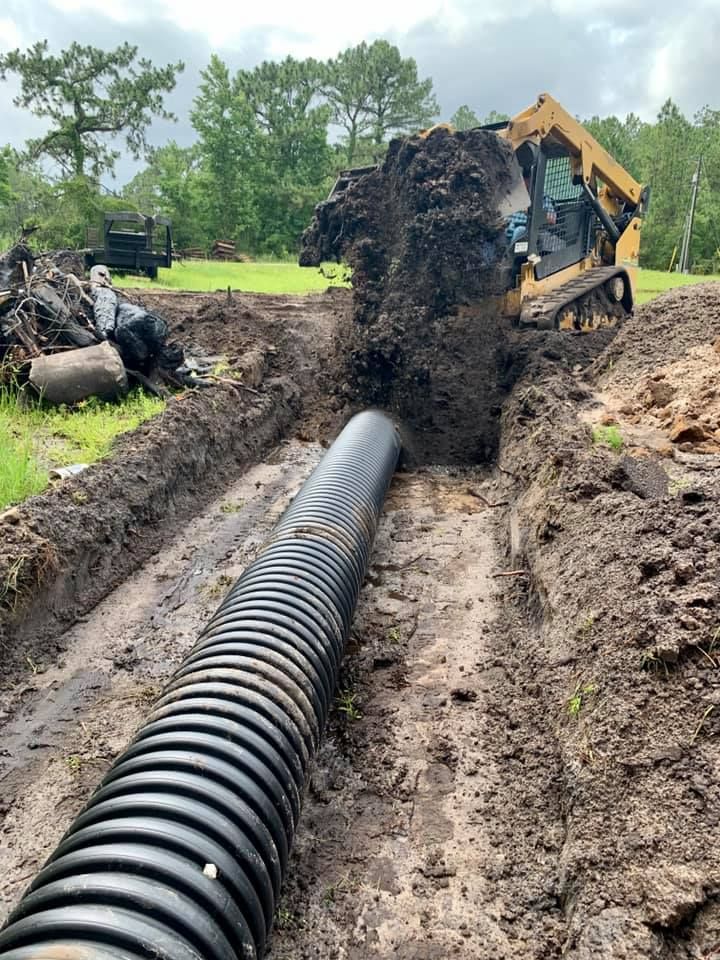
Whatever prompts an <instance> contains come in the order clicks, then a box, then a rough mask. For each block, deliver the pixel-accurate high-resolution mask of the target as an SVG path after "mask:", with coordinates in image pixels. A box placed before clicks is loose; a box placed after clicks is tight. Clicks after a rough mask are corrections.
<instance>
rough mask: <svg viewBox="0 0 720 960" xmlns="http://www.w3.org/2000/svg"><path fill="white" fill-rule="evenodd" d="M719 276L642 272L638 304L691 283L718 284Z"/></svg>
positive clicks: (657, 271) (656, 271)
mask: <svg viewBox="0 0 720 960" xmlns="http://www.w3.org/2000/svg"><path fill="white" fill-rule="evenodd" d="M718 281H720V277H718V276H702V277H696V276H693V275H692V274H687V275H686V274H684V273H665V271H664V270H641V271H640V275H639V277H638V289H637V302H638V303H647V301H648V300H652V299H653V298H654V297H657V296H658V295H659V294H661V293H665V291H666V290H670V289H672V287H684V286H686V285H687V284H689V283H717V282H718Z"/></svg>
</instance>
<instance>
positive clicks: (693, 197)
mask: <svg viewBox="0 0 720 960" xmlns="http://www.w3.org/2000/svg"><path fill="white" fill-rule="evenodd" d="M701 167H702V157H698V158H697V162H696V164H695V173H693V178H692V192H691V194H690V209H689V210H688V212H687V216H686V217H685V230H684V231H683V238H682V245H681V247H680V259H679V260H678V265H677V272H678V273H690V244H691V242H692V232H693V224H694V223H695V207H696V206H697V195H698V189H699V187H700V169H701Z"/></svg>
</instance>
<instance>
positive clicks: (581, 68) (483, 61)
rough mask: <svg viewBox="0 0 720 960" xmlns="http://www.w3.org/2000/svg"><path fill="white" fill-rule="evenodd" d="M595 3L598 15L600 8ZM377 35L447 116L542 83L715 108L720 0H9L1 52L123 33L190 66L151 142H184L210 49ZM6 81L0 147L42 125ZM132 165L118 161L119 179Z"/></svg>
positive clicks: (617, 101) (274, 50) (321, 53)
mask: <svg viewBox="0 0 720 960" xmlns="http://www.w3.org/2000/svg"><path fill="white" fill-rule="evenodd" d="M598 6H600V7H601V10H598V9H597V8H598ZM377 37H384V38H386V39H388V40H390V41H391V42H393V43H396V44H397V45H398V46H399V48H400V50H401V52H402V53H403V55H404V56H413V57H415V59H416V60H417V62H418V67H419V72H420V75H421V77H426V76H430V77H432V79H433V82H434V89H435V92H436V95H437V97H438V100H439V102H440V106H441V108H442V112H443V118H444V119H447V118H448V117H449V116H450V115H451V114H452V113H453V112H454V110H455V109H456V108H457V107H458V106H459V105H460V104H462V103H467V104H469V105H470V106H471V107H472V108H473V109H474V110H475V111H476V113H477V114H478V115H479V116H480V117H483V116H484V115H485V114H487V113H488V112H489V111H490V110H492V109H495V110H501V111H505V112H507V113H510V114H513V113H515V112H517V111H518V110H520V109H522V108H524V107H526V106H527V105H528V104H530V103H531V102H532V101H534V99H535V97H536V95H537V94H538V93H540V92H541V91H544V90H547V91H548V92H550V93H552V94H553V95H554V96H555V97H557V98H558V99H559V100H560V101H561V102H562V103H563V104H564V106H566V107H567V109H568V110H570V112H571V113H575V114H578V115H580V116H582V117H587V116H590V115H592V114H595V113H599V114H606V113H617V114H621V115H625V114H626V113H628V112H630V111H634V112H636V113H639V114H640V115H641V116H642V117H644V118H646V119H651V118H652V117H653V116H654V114H655V113H656V112H657V110H658V108H659V107H660V105H661V104H662V103H663V101H664V100H665V99H667V97H673V99H675V100H676V101H677V102H678V103H679V104H680V106H681V108H682V109H683V110H685V111H686V112H687V113H690V114H692V113H693V112H694V111H695V110H696V109H698V108H699V107H701V106H703V105H704V104H706V103H709V104H710V105H711V106H713V107H716V108H720V42H719V41H720V0H684V2H681V3H677V2H675V0H653V2H648V0H603V3H602V4H601V5H595V4H592V3H587V2H582V3H581V2H579V0H545V2H543V0H514V2H508V0H362V2H355V3H352V2H351V3H349V4H342V3H340V4H338V3H337V0H304V2H297V0H260V2H258V0H253V2H248V0H244V2H243V0H240V2H238V0H111V2H110V3H108V4H101V3H98V2H97V0H3V2H2V3H1V4H0V51H3V50H8V49H13V48H15V47H18V46H19V47H21V48H24V47H26V46H29V45H30V44H32V43H34V42H35V41H36V40H41V39H47V40H49V42H50V45H51V47H52V48H54V49H56V50H59V49H61V48H62V47H64V46H67V45H68V44H69V43H70V42H72V40H77V41H78V42H79V43H90V44H94V45H96V46H101V47H106V48H109V47H114V46H116V45H118V44H119V43H122V42H123V41H125V40H127V41H129V42H131V43H134V44H137V46H138V47H139V48H140V52H141V54H142V55H144V56H147V57H149V58H150V59H152V60H153V61H154V62H155V63H156V64H158V65H159V64H164V63H166V62H169V61H174V60H178V59H180V60H183V61H185V64H186V68H185V73H184V74H183V75H182V76H181V77H180V79H179V81H178V86H177V89H176V90H175V91H174V93H173V94H172V95H171V96H170V98H169V106H170V108H171V109H172V110H174V112H175V113H176V114H177V115H178V118H179V121H178V123H177V124H168V123H165V122H157V123H155V124H154V125H153V127H152V130H151V134H150V140H151V141H152V142H153V143H154V144H156V145H160V144H162V143H164V142H166V141H167V140H168V139H170V138H174V139H176V140H177V141H178V142H179V143H181V144H187V143H190V142H191V141H192V139H193V131H192V128H191V126H190V123H189V119H188V112H189V109H190V106H191V104H192V100H193V97H194V95H195V92H196V88H197V84H198V74H199V72H200V70H202V69H203V67H204V66H206V64H207V62H208V60H209V57H210V54H211V53H212V52H216V53H218V54H219V55H220V56H221V57H222V58H223V59H224V60H226V61H227V62H228V63H229V64H230V65H231V66H232V67H234V68H237V67H241V66H242V67H252V66H254V65H255V64H257V63H259V62H260V61H262V60H263V59H274V58H282V57H284V56H286V55H287V54H292V55H293V56H295V57H304V56H314V57H317V58H327V57H330V56H332V55H333V54H335V53H336V52H337V51H338V50H340V49H343V48H345V47H347V46H351V45H353V44H356V43H359V42H360V41H361V40H369V41H370V40H373V39H376V38H377ZM14 93H15V88H14V84H13V82H12V81H6V82H5V83H0V143H2V142H3V141H8V142H11V143H12V144H14V145H16V146H20V145H21V144H22V143H23V141H24V140H25V139H26V138H27V137H29V136H32V135H33V134H35V133H37V132H38V131H39V130H40V129H42V127H41V126H40V125H39V122H38V121H37V120H36V119H35V118H33V117H32V116H30V115H29V114H27V113H25V112H24V111H21V110H19V109H17V108H15V107H13V105H12V102H11V101H12V97H13V95H14ZM135 169H136V165H135V164H133V163H132V162H131V161H129V160H127V159H124V160H123V161H121V163H120V164H118V170H117V182H118V183H122V182H123V181H124V180H127V179H128V178H129V177H130V176H132V174H133V172H134V171H135Z"/></svg>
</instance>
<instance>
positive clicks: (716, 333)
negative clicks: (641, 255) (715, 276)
mask: <svg viewBox="0 0 720 960" xmlns="http://www.w3.org/2000/svg"><path fill="white" fill-rule="evenodd" d="M717 337H720V283H700V284H697V285H693V286H687V287H677V288H676V289H675V290H669V291H668V292H667V293H664V294H663V295H662V296H660V297H657V299H655V300H652V301H651V302H650V303H645V304H643V305H642V306H640V307H638V308H637V309H636V310H635V313H634V314H633V316H631V317H629V318H628V320H627V321H626V322H625V324H624V325H623V327H622V329H621V330H620V332H619V333H618V335H617V337H616V338H615V340H614V342H613V345H612V347H611V348H610V349H608V350H607V351H606V353H605V354H604V355H603V356H602V357H601V358H599V360H598V363H597V367H596V372H597V373H598V374H602V376H601V377H600V380H599V382H600V384H602V385H606V386H610V385H612V386H622V385H627V384H633V383H637V381H638V379H639V378H640V377H642V376H644V375H645V374H647V373H648V371H650V370H654V369H655V368H656V367H660V366H663V365H664V364H667V363H671V362H672V361H674V360H677V359H679V358H680V357H682V356H683V355H684V354H685V353H686V352H687V351H688V350H689V349H690V348H691V347H695V346H699V345H701V344H705V343H712V342H713V341H714V340H715V339H716V338H717ZM639 344H642V349H639Z"/></svg>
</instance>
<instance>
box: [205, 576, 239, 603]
mask: <svg viewBox="0 0 720 960" xmlns="http://www.w3.org/2000/svg"><path fill="white" fill-rule="evenodd" d="M232 582H233V578H232V577H231V576H230V574H228V573H221V574H220V576H219V577H218V578H217V580H216V581H215V582H214V583H211V584H209V585H208V586H207V587H206V588H205V589H206V590H207V595H208V596H209V597H212V598H213V599H216V598H217V597H221V596H222V595H223V594H224V593H226V591H227V589H228V587H229V586H230V585H231V584H232Z"/></svg>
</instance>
